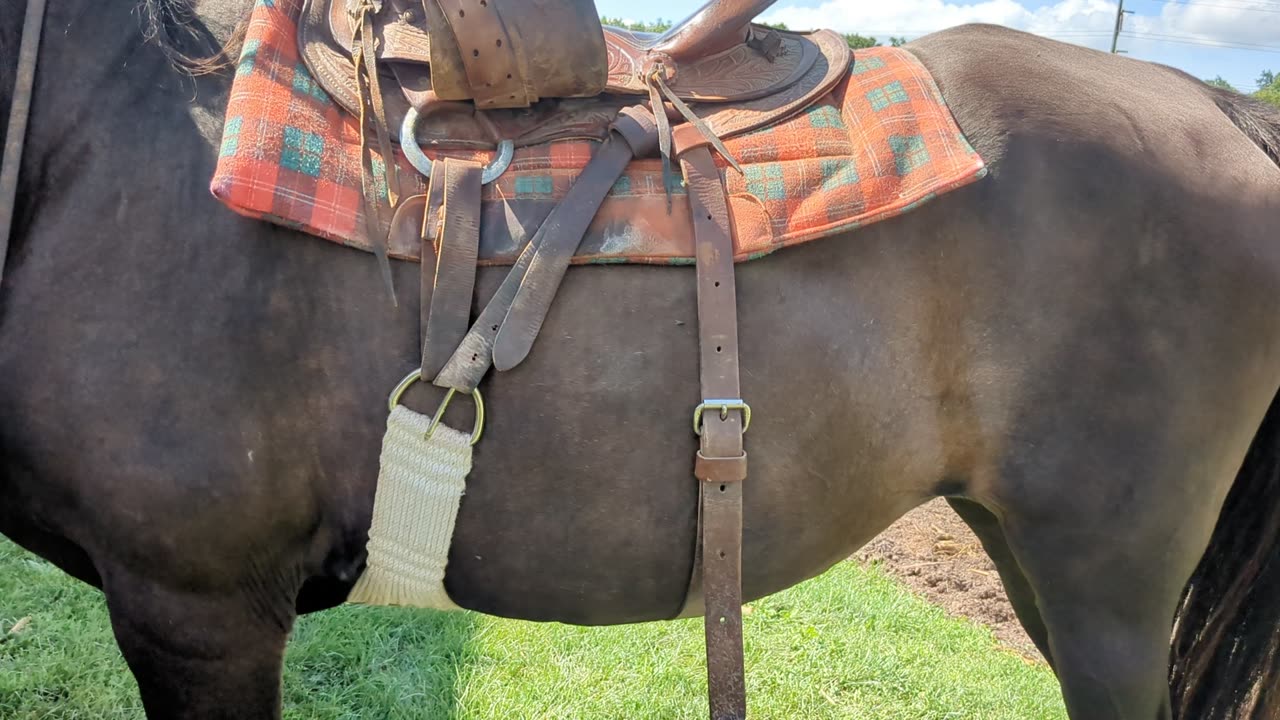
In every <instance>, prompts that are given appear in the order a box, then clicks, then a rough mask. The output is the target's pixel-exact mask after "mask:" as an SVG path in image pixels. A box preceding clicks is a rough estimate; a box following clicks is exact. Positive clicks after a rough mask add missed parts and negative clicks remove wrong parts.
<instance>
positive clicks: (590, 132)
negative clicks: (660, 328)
mask: <svg viewBox="0 0 1280 720" xmlns="http://www.w3.org/2000/svg"><path fill="white" fill-rule="evenodd" d="M772 4H773V0H712V1H711V2H709V3H707V4H706V5H704V6H703V7H702V8H701V9H699V10H698V11H697V12H695V13H694V14H693V15H692V16H690V17H689V18H688V19H687V20H685V21H684V22H682V23H679V24H678V25H676V26H675V27H673V28H672V29H671V30H669V31H668V32H665V33H662V34H660V35H650V34H644V33H636V32H629V31H626V30H621V29H618V28H612V27H602V26H601V24H600V21H599V19H598V17H597V15H596V11H595V6H594V3H593V2H592V0H306V1H305V4H304V6H303V10H302V17H301V19H300V23H299V31H298V32H299V35H298V41H299V47H300V52H301V55H302V58H303V61H304V63H305V64H306V66H307V67H308V68H309V69H310V71H311V73H312V75H313V76H314V77H315V78H316V81H317V82H318V83H319V84H320V86H321V87H322V88H323V89H324V90H325V91H326V92H328V93H329V95H331V96H332V97H333V99H334V100H335V101H336V102H337V103H338V104H339V105H341V106H342V107H343V108H345V109H346V110H347V112H349V113H351V114H352V115H354V116H356V117H357V118H359V119H360V121H359V127H360V128H361V146H362V153H363V155H364V161H363V165H364V168H363V173H364V176H363V178H362V179H363V181H364V182H363V187H364V194H365V206H366V207H365V213H364V214H365V220H366V225H367V226H368V227H367V230H368V231H369V235H368V236H369V238H370V239H371V240H372V241H373V243H374V246H375V253H377V254H378V257H379V260H380V263H381V266H382V268H383V273H384V277H385V279H386V281H387V283H388V284H390V282H391V274H390V267H389V261H388V259H387V247H386V246H387V243H386V242H385V241H384V242H379V241H378V240H377V238H379V237H383V238H389V237H390V236H391V235H396V236H397V237H404V236H405V235H406V234H408V235H409V236H411V237H416V238H417V239H418V241H419V242H420V243H421V248H422V252H421V257H422V294H421V308H420V317H421V325H422V327H421V333H422V350H423V351H422V363H421V367H420V368H419V369H417V370H415V372H414V373H413V374H411V376H410V377H409V378H406V380H405V381H404V382H402V383H401V388H403V387H405V385H406V383H411V382H413V381H414V380H415V379H419V378H420V379H423V380H427V381H429V382H431V383H433V384H435V385H437V386H440V387H443V388H447V389H448V390H449V394H448V395H447V396H446V399H445V403H446V404H447V403H448V399H449V398H451V397H453V395H454V393H456V392H462V393H470V394H471V395H472V396H473V397H474V398H475V399H476V400H477V406H478V407H479V401H480V397H479V391H478V386H479V384H480V381H481V379H482V378H483V377H484V376H485V374H486V373H487V372H488V371H489V369H490V368H496V369H497V370H500V371H502V370H509V369H511V368H513V367H515V366H516V365H518V364H520V363H521V362H522V361H523V360H524V358H525V357H526V356H527V355H528V353H529V352H530V350H531V349H532V346H533V343H534V340H535V339H536V337H537V335H538V332H539V330H540V329H541V327H542V323H543V320H544V319H545V318H546V315H547V312H548V310H549V309H550V307H551V303H552V301H553V299H554V298H555V295H556V291H557V290H558V288H559V286H560V282H561V280H562V279H563V277H564V274H565V272H566V270H567V269H568V267H569V264H570V261H571V260H572V258H573V255H574V253H575V251H576V250H577V247H578V245H579V243H580V242H581V240H582V238H583V235H584V234H585V232H586V230H587V227H588V225H589V224H590V223H591V220H592V218H593V217H594V216H595V215H596V213H597V210H598V209H599V208H600V206H601V204H602V203H603V201H604V199H605V196H606V195H607V194H608V193H609V191H610V189H611V188H612V187H613V186H614V184H615V182H616V181H617V180H618V178H619V177H621V176H622V174H623V171H624V170H625V169H626V167H627V165H628V163H630V162H631V160H632V159H634V158H639V157H646V156H650V155H652V154H653V153H654V152H655V151H658V152H660V154H661V156H662V158H663V160H664V168H665V169H666V172H667V173H668V174H670V173H671V172H672V170H673V168H674V167H675V166H678V168H679V173H680V182H681V184H682V185H683V186H684V187H685V188H686V189H687V192H686V193H685V196H684V197H682V198H681V202H687V203H688V214H687V217H688V218H690V227H688V228H685V229H683V231H684V232H688V233H691V235H692V237H693V241H694V247H695V254H696V258H697V260H696V264H697V288H698V293H697V295H698V325H699V347H700V366H701V381H702V382H701V387H702V402H701V403H699V404H698V405H697V407H696V408H695V410H694V413H693V428H694V431H695V433H696V434H697V435H698V436H699V438H700V440H699V449H698V453H697V456H696V459H695V462H694V476H695V477H696V478H698V479H699V480H700V481H701V482H700V486H699V487H700V490H699V497H700V503H701V507H700V510H699V513H698V517H699V541H698V544H697V546H696V547H695V555H694V557H695V567H696V569H695V572H694V575H693V577H692V578H691V579H690V590H689V593H688V595H687V597H686V602H685V608H684V612H696V611H697V609H699V608H701V609H702V610H703V614H704V615H705V617H706V637H707V657H708V662H707V667H708V689H709V695H710V707H711V717H712V718H713V720H731V719H737V720H741V719H742V718H745V717H746V699H745V697H746V690H745V682H744V677H743V674H744V673H743V660H742V615H741V605H742V602H741V601H742V590H741V549H742V490H741V486H742V481H743V480H745V479H746V453H745V452H744V450H743V433H744V432H745V431H746V429H747V426H748V425H749V424H750V421H751V409H750V406H749V405H748V404H747V403H746V402H745V401H744V400H742V399H741V398H740V397H739V395H740V394H741V393H740V389H739V380H738V344H737V309H736V299H735V298H736V291H735V289H734V266H733V258H734V240H733V238H734V228H733V226H732V221H731V218H730V214H729V208H728V198H727V197H726V193H725V185H724V183H725V181H724V178H723V177H722V176H721V169H720V166H719V165H717V164H716V162H715V161H714V157H713V153H718V154H720V155H721V156H722V158H723V159H724V161H725V162H727V163H728V164H729V165H730V166H732V167H733V168H734V169H736V170H738V171H739V172H741V169H740V168H739V167H738V165H737V163H736V161H735V159H734V158H732V157H731V156H730V154H729V151H728V149H727V148H726V147H725V146H724V144H723V142H722V140H723V139H725V138H728V137H731V136H734V135H738V134H741V133H745V132H749V131H751V130H755V129H758V128H762V127H767V126H769V125H771V124H774V123H777V122H780V121H782V120H784V119H787V118H789V117H791V116H792V115H794V114H796V113H799V112H801V111H802V110H804V109H805V108H807V107H808V106H810V105H812V104H814V103H815V102H817V101H818V100H819V99H821V98H822V97H823V96H824V95H826V94H827V93H828V92H829V91H830V90H831V89H832V88H833V87H834V86H835V85H836V84H837V83H838V82H839V81H840V80H841V79H842V78H843V77H844V76H845V75H846V74H847V73H848V72H849V69H850V66H851V64H852V55H851V52H850V50H849V47H848V45H847V44H846V43H845V41H844V39H843V38H842V37H841V36H840V35H838V34H836V33H833V32H831V31H826V30H821V31H817V32H811V33H794V32H785V31H780V30H776V29H773V28H769V27H765V26H762V25H757V24H754V23H752V20H753V19H754V18H755V16H756V15H757V14H759V13H760V12H762V11H763V10H765V9H766V8H768V7H769V6H770V5H772ZM392 128H399V129H400V132H399V133H398V138H396V139H398V141H399V144H400V147H401V149H402V151H403V152H404V154H405V156H406V157H407V158H408V159H409V161H410V162H411V163H412V164H413V166H414V167H415V168H416V169H417V170H418V171H419V172H421V173H422V174H423V175H425V176H427V178H428V184H427V188H428V191H427V193H426V194H424V195H419V196H415V197H411V198H401V197H399V190H398V180H397V170H396V168H397V163H395V162H383V163H381V164H380V166H379V164H378V163H375V162H374V159H373V155H372V144H371V142H370V141H369V139H368V135H367V133H368V131H370V130H372V131H373V132H375V133H376V134H377V142H378V145H379V152H380V155H381V157H382V158H384V159H385V158H390V157H392V155H393V153H394V149H393V147H392V142H393V138H392V134H393V133H392ZM562 139H590V140H597V141H599V145H598V146H597V147H596V149H595V151H594V153H593V155H592V158H591V160H590V161H589V162H588V163H587V166H586V167H585V168H584V169H583V171H582V173H581V174H580V175H579V176H578V177H577V178H576V180H575V181H574V183H573V185H572V186H571V187H570V188H569V190H568V192H567V194H566V195H565V197H564V198H563V200H561V201H560V203H559V204H558V205H557V206H556V207H555V208H554V209H553V210H552V211H551V213H550V214H549V215H548V216H547V217H546V219H545V220H544V221H543V222H542V225H541V226H540V227H539V228H538V229H537V230H536V232H534V234H533V235H532V237H530V238H529V239H528V241H527V242H526V243H525V245H524V248H523V250H522V251H521V253H520V255H519V257H518V258H517V260H516V261H515V263H514V264H513V265H512V267H511V269H510V271H509V273H508V274H507V277H506V279H505V280H504V281H503V282H502V284H501V285H500V286H499V288H498V290H497V292H496V293H495V294H494V295H493V297H492V298H490V300H489V301H488V303H487V304H486V305H485V306H484V308H483V309H482V310H481V312H480V314H479V315H478V316H477V317H476V318H475V319H474V320H472V318H471V307H472V303H473V300H474V298H473V293H474V284H475V277H476V264H477V254H478V247H479V238H480V222H481V218H482V212H481V188H482V185H483V184H484V183H486V182H491V181H492V180H493V179H495V178H496V177H498V176H500V175H501V173H502V172H503V171H504V169H505V164H504V163H505V162H509V160H510V157H511V152H512V148H513V147H516V146H527V145H534V144H538V143H545V142H550V141H553V140H562ZM420 145H429V146H432V147H436V148H482V149H497V150H498V152H497V153H495V155H494V160H493V161H492V162H490V163H489V164H488V165H487V166H482V165H481V164H480V163H477V162H470V161H464V160H458V159H454V158H449V157H445V158H444V159H442V160H437V161H432V160H430V159H429V158H427V157H426V155H425V154H424V153H423V152H422V150H421V148H420V147H419V146H420ZM379 174H380V175H381V177H380V178H379V177H376V176H378V175H379ZM672 180H673V178H669V181H668V183H667V187H668V188H671V187H672V184H673V183H672ZM384 199H385V200H386V201H388V202H387V203H386V205H389V206H390V207H391V208H392V209H393V210H394V216H393V217H392V218H391V221H390V223H389V224H386V223H384V222H383V221H382V220H381V219H380V218H382V213H381V212H380V211H381V210H382V209H383V208H384V203H383V202H382V201H383V200H384ZM668 200H669V203H670V202H671V195H670V194H669V195H668ZM673 226H674V224H673ZM393 292H394V291H393ZM443 412H444V406H443V405H442V406H441V408H440V410H439V411H437V415H436V417H437V418H439V417H440V415H441V414H442V413H443Z"/></svg>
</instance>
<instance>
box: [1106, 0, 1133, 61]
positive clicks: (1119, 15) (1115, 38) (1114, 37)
mask: <svg viewBox="0 0 1280 720" xmlns="http://www.w3.org/2000/svg"><path fill="white" fill-rule="evenodd" d="M1132 14H1133V11H1132V10H1125V9H1124V0H1120V5H1119V7H1117V8H1116V31H1115V32H1114V33H1112V34H1111V54H1112V55H1117V54H1119V53H1122V52H1124V51H1123V50H1117V49H1116V46H1117V45H1118V44H1119V43H1120V31H1121V30H1122V29H1123V28H1124V16H1125V15H1132Z"/></svg>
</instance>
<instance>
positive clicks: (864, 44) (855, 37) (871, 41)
mask: <svg viewBox="0 0 1280 720" xmlns="http://www.w3.org/2000/svg"><path fill="white" fill-rule="evenodd" d="M844 41H845V42H847V43H849V47H851V48H853V49H854V50H861V49H862V48H869V47H875V46H877V45H879V44H880V43H879V42H877V41H876V39H875V38H873V37H868V36H866V35H859V34H857V33H845V34H844Z"/></svg>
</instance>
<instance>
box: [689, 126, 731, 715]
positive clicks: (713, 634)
mask: <svg viewBox="0 0 1280 720" xmlns="http://www.w3.org/2000/svg"><path fill="white" fill-rule="evenodd" d="M680 164H681V169H682V170H683V172H684V177H685V182H686V183H687V185H688V187H689V203H690V208H691V210H692V214H693V228H694V242H695V244H696V247H697V268H698V344H699V357H700V370H701V373H700V375H701V385H702V397H703V406H704V408H705V409H704V411H703V413H702V423H701V442H700V444H699V449H698V454H697V458H696V460H695V464H694V474H695V476H696V477H697V478H698V481H699V482H700V483H701V484H702V486H701V488H700V490H701V492H700V495H701V498H702V539H701V541H702V553H701V560H702V589H703V595H704V602H705V606H706V609H705V613H706V614H705V621H704V622H705V627H706V640H707V690H708V694H709V698H710V707H711V718H712V720H744V719H745V718H746V716H747V700H746V682H745V677H744V675H745V673H744V670H743V660H742V481H743V480H745V479H746V474H747V458H746V453H745V452H744V450H743V444H742V434H743V431H744V426H743V424H744V422H745V420H746V418H745V416H744V415H743V414H742V413H743V412H744V411H743V410H738V409H724V410H722V409H719V408H717V407H716V406H715V405H714V403H713V401H727V400H738V398H739V395H740V392H741V391H740V388H739V384H738V313H737V300H736V290H735V287H734V272H733V231H732V228H731V227H730V224H729V207H728V200H727V199H726V198H725V194H724V187H723V185H722V183H721V180H720V172H719V170H718V169H717V168H716V165H715V162H714V161H713V160H712V158H711V153H710V151H709V150H708V149H707V147H706V146H705V145H699V146H698V147H695V148H693V149H691V150H689V151H688V152H687V153H684V154H683V155H681V156H680ZM738 402H739V403H741V401H740V400H738ZM722 404H724V403H722Z"/></svg>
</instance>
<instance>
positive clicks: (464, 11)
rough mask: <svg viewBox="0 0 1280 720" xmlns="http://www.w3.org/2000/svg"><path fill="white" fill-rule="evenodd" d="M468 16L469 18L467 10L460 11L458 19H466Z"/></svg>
mask: <svg viewBox="0 0 1280 720" xmlns="http://www.w3.org/2000/svg"><path fill="white" fill-rule="evenodd" d="M466 16H467V11H466V10H458V17H460V18H464V17H466Z"/></svg>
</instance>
